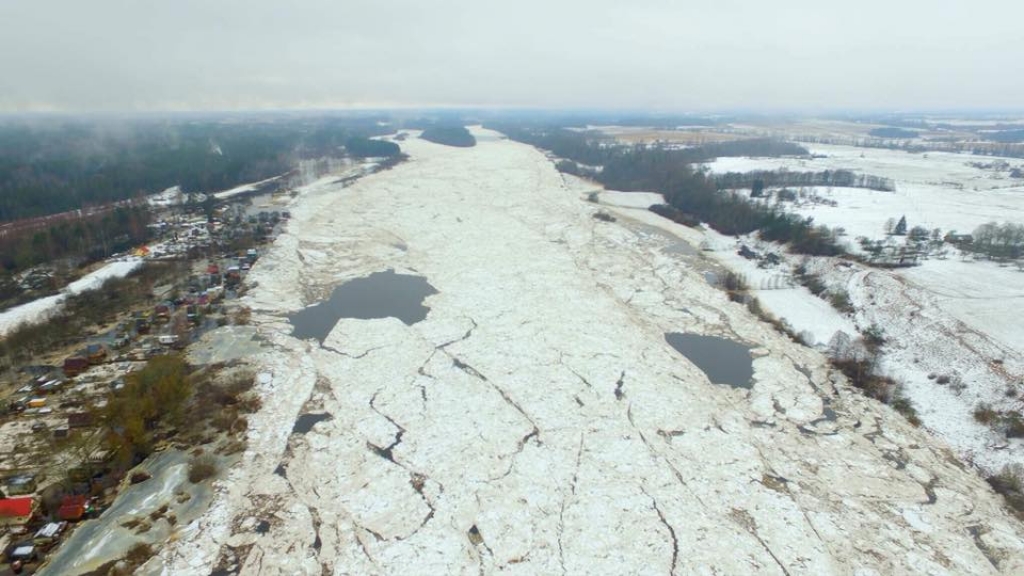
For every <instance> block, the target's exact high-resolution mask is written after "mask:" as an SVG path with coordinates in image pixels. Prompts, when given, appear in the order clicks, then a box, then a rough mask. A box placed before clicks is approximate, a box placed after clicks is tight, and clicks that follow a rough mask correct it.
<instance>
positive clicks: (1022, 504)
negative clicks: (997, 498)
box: [986, 464, 1024, 518]
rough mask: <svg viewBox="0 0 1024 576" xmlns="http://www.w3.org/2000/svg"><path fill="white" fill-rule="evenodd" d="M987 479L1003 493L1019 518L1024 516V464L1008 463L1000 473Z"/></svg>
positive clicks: (996, 489) (994, 487)
mask: <svg viewBox="0 0 1024 576" xmlns="http://www.w3.org/2000/svg"><path fill="white" fill-rule="evenodd" d="M986 480H987V481H988V483H989V485H990V486H992V489H993V490H995V491H996V492H998V493H999V494H1002V495H1003V497H1004V498H1005V499H1006V503H1007V505H1009V507H1010V509H1011V510H1012V511H1013V512H1014V513H1015V514H1016V515H1017V517H1018V518H1020V517H1024V466H1021V465H1020V464H1007V465H1006V466H1004V467H1003V469H1002V470H1001V471H1000V472H999V474H996V475H995V476H990V477H989V478H987V479H986Z"/></svg>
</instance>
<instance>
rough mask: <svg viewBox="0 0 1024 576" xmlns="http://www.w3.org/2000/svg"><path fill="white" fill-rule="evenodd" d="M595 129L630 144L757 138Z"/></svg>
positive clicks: (706, 132)
mask: <svg viewBox="0 0 1024 576" xmlns="http://www.w3.org/2000/svg"><path fill="white" fill-rule="evenodd" d="M593 128H594V129H595V130H597V131H599V132H601V133H602V134H606V135H608V136H610V137H612V138H615V139H616V140H618V141H620V142H626V143H629V144H642V143H647V142H668V143H672V144H683V145H687V146H696V145H699V144H709V143H716V142H729V141H732V140H743V139H745V138H751V137H753V136H755V134H747V133H736V134H732V133H725V132H718V131H712V130H711V129H686V130H670V129H656V128H644V127H633V126H595V127H593Z"/></svg>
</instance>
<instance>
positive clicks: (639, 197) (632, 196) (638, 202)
mask: <svg viewBox="0 0 1024 576" xmlns="http://www.w3.org/2000/svg"><path fill="white" fill-rule="evenodd" d="M597 201H598V202H600V203H601V204H607V205H609V206H619V207H621V208H650V207H651V206H654V205H655V204H664V203H665V197H664V196H662V195H661V194H657V193H655V192H616V191H615V190H604V191H601V192H599V193H598V194H597Z"/></svg>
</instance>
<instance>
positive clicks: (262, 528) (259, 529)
mask: <svg viewBox="0 0 1024 576" xmlns="http://www.w3.org/2000/svg"><path fill="white" fill-rule="evenodd" d="M267 532H270V522H267V521H266V520H260V523H259V524H257V525H256V533H257V534H266V533H267Z"/></svg>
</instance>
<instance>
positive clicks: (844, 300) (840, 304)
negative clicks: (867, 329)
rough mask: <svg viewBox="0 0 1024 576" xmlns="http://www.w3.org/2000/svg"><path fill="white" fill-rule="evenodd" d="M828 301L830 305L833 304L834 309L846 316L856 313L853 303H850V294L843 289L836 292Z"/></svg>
mask: <svg viewBox="0 0 1024 576" xmlns="http://www.w3.org/2000/svg"><path fill="white" fill-rule="evenodd" d="M828 301H829V303H830V304H832V307H833V308H835V309H836V310H838V311H840V312H842V313H844V314H851V313H853V311H854V310H853V303H852V302H850V294H849V292H847V291H846V290H843V289H842V288H840V289H838V290H835V291H833V292H832V293H831V294H829V296H828Z"/></svg>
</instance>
